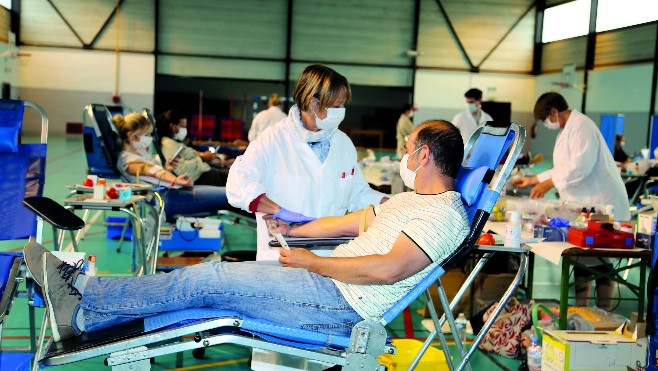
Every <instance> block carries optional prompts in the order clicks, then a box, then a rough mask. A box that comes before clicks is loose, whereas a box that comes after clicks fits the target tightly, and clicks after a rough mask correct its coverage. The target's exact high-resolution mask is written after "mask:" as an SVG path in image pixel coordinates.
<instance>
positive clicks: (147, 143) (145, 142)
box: [133, 135, 153, 152]
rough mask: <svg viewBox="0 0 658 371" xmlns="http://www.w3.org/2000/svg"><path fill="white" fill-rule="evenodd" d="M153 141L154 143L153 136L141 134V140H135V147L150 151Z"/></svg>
mask: <svg viewBox="0 0 658 371" xmlns="http://www.w3.org/2000/svg"><path fill="white" fill-rule="evenodd" d="M151 143H153V137H152V136H150V135H140V136H139V142H134V141H133V147H135V148H137V149H139V150H141V151H144V152H148V151H149V150H150V149H151Z"/></svg>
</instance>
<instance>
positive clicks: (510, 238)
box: [505, 211, 521, 247]
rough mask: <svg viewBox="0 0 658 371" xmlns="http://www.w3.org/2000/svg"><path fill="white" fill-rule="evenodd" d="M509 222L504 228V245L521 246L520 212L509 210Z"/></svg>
mask: <svg viewBox="0 0 658 371" xmlns="http://www.w3.org/2000/svg"><path fill="white" fill-rule="evenodd" d="M508 214H509V216H510V218H509V223H508V224H507V229H506V230H505V246H507V247H520V246H521V213H520V212H518V211H510V212H509V213H508Z"/></svg>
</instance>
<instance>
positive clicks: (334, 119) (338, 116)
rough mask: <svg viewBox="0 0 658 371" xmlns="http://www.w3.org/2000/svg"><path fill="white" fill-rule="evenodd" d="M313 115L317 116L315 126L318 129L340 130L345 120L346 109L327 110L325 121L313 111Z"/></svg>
mask: <svg viewBox="0 0 658 371" xmlns="http://www.w3.org/2000/svg"><path fill="white" fill-rule="evenodd" d="M313 114H314V115H315V125H317V127H318V129H322V130H331V129H338V125H340V123H341V122H342V121H343V119H344V118H345V108H344V107H343V108H333V107H332V108H327V117H325V118H323V119H321V118H319V117H318V115H317V114H316V113H315V111H313Z"/></svg>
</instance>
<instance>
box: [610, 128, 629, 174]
mask: <svg viewBox="0 0 658 371" xmlns="http://www.w3.org/2000/svg"><path fill="white" fill-rule="evenodd" d="M624 144H626V143H625V142H624V134H617V135H615V152H614V153H613V155H612V157H613V158H614V159H615V162H616V163H617V166H618V167H620V168H621V169H622V170H623V171H626V168H627V167H628V163H629V162H630V161H631V158H630V157H628V155H627V154H626V152H625V151H624V149H623V148H622V147H623V146H624Z"/></svg>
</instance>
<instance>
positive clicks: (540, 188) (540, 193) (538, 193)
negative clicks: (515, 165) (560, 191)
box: [530, 179, 555, 198]
mask: <svg viewBox="0 0 658 371" xmlns="http://www.w3.org/2000/svg"><path fill="white" fill-rule="evenodd" d="M554 186H555V185H554V184H553V179H547V180H544V181H543V182H541V183H539V184H537V185H536V186H534V187H532V189H531V190H530V198H542V197H544V195H545V194H546V192H548V191H550V190H551V188H553V187H554Z"/></svg>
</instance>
